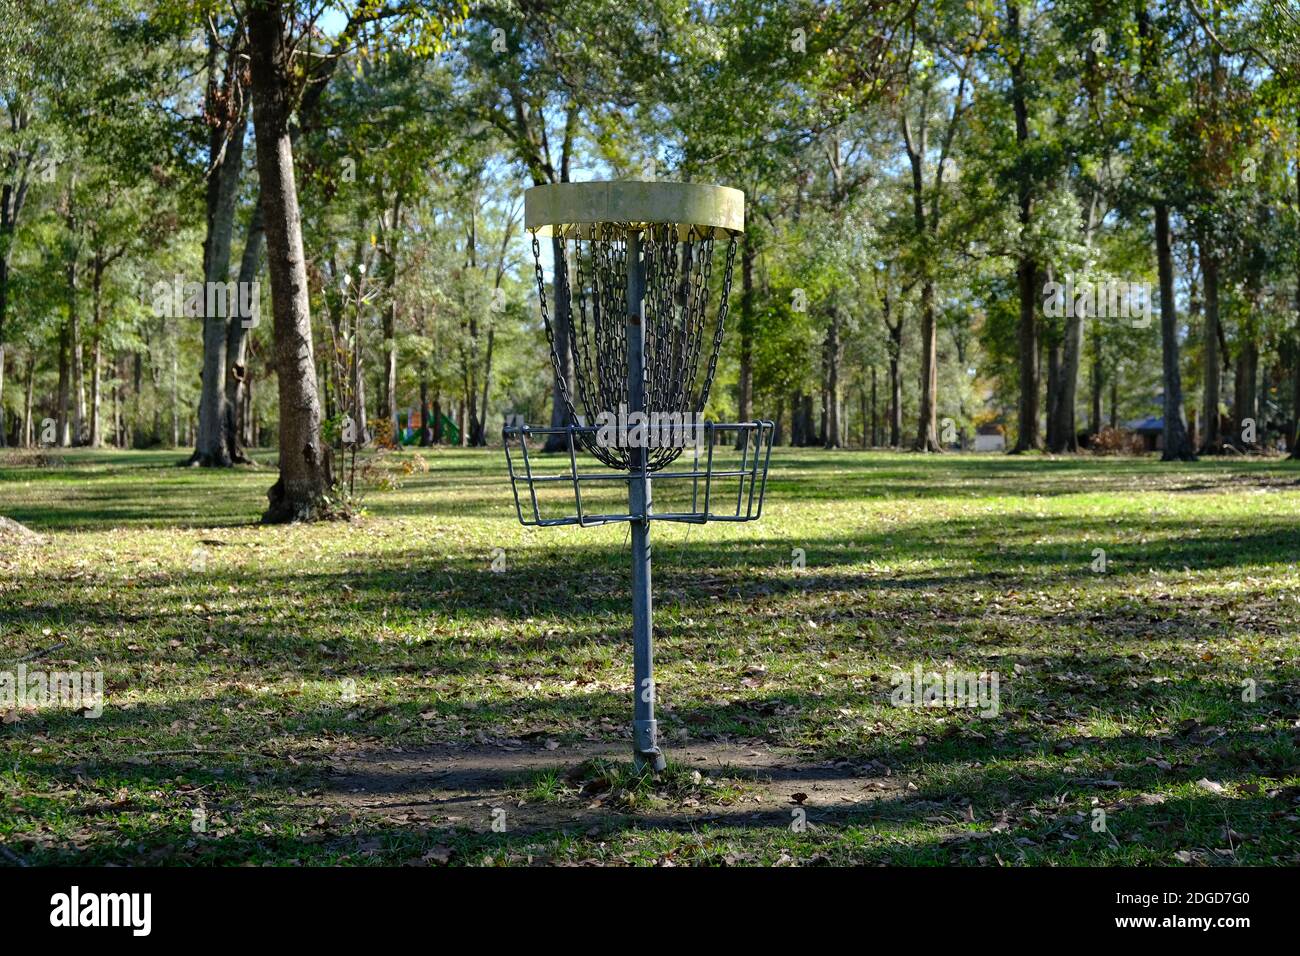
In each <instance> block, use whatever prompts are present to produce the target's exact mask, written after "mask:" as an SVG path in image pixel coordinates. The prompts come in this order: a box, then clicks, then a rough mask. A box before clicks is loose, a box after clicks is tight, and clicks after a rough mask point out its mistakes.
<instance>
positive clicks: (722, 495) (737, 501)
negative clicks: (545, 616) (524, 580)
mask: <svg viewBox="0 0 1300 956" xmlns="http://www.w3.org/2000/svg"><path fill="white" fill-rule="evenodd" d="M775 431H776V429H775V425H774V424H773V423H772V422H770V421H753V422H739V423H725V424H724V423H715V422H705V423H703V424H701V425H699V426H697V428H696V432H697V435H696V438H697V440H696V441H694V442H691V443H690V444H688V445H687V447H685V448H684V449H678V450H679V451H681V452H682V454H681V455H680V456H679V457H678V458H677V459H676V461H675V462H674V466H675V467H673V468H672V469H671V470H660V471H657V472H649V471H634V472H625V471H614V470H612V469H610V468H608V467H606V466H604V465H603V463H601V462H593V461H591V460H589V459H587V458H585V457H584V456H582V455H581V451H582V450H583V449H584V448H585V447H587V446H588V444H589V443H592V444H594V443H595V442H596V441H597V433H598V429H597V428H596V427H595V426H590V425H588V426H584V425H568V426H564V427H560V428H534V427H531V426H528V425H515V426H507V427H505V428H503V429H502V431H501V438H502V443H503V445H504V446H505V452H506V466H507V471H508V473H509V478H510V488H511V491H512V492H513V493H514V501H515V513H516V515H517V516H518V518H519V521H520V523H521V524H524V525H528V526H535V527H550V526H554V525H580V526H582V527H584V528H587V527H593V526H595V525H602V524H610V523H614V522H620V521H642V520H644V521H678V522H685V523H688V524H706V523H707V522H710V521H756V520H758V518H760V517H761V516H762V514H763V497H764V493H765V492H766V490H767V471H768V465H769V464H770V462H771V458H772V439H773V435H774V434H775ZM553 435H559V436H562V437H563V439H564V443H565V446H566V449H567V450H566V452H563V453H561V455H560V456H559V458H560V460H561V461H562V464H560V467H559V469H558V470H557V469H556V465H557V459H556V456H539V455H538V454H537V451H536V450H535V449H530V448H529V441H530V439H531V440H540V441H542V442H544V441H546V440H547V439H549V438H550V437H551V436H553ZM633 482H642V483H644V485H645V486H646V492H647V493H646V494H645V495H644V500H645V503H646V506H645V508H644V510H643V511H641V509H638V511H641V513H633V511H632V509H631V507H630V505H629V501H630V500H631V498H632V496H630V495H629V491H630V488H631V485H632V483H633ZM651 487H653V495H652V494H651V493H650V488H651Z"/></svg>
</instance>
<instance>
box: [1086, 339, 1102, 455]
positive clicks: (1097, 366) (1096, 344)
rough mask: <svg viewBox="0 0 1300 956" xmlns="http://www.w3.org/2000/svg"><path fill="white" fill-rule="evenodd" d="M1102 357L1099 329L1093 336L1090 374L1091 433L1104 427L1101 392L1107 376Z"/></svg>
mask: <svg viewBox="0 0 1300 956" xmlns="http://www.w3.org/2000/svg"><path fill="white" fill-rule="evenodd" d="M1101 359H1102V356H1101V331H1100V330H1097V331H1095V332H1094V333H1093V336H1092V370H1091V374H1090V376H1089V380H1090V383H1091V386H1092V401H1091V402H1090V405H1089V407H1090V413H1089V415H1088V434H1089V435H1095V434H1097V433H1098V432H1099V431H1101V428H1102V421H1101V393H1102V391H1103V390H1104V389H1105V387H1106V377H1105V369H1104V367H1103V366H1102V360H1101Z"/></svg>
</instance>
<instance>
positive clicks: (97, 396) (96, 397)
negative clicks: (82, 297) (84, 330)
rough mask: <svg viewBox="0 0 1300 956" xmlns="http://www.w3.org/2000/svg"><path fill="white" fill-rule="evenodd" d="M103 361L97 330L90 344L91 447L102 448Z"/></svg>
mask: <svg viewBox="0 0 1300 956" xmlns="http://www.w3.org/2000/svg"><path fill="white" fill-rule="evenodd" d="M102 361H103V352H102V351H101V342H100V335H99V332H98V331H96V332H95V333H94V335H93V336H92V338H91V344H90V362H91V368H90V447H91V448H100V447H102V446H103V444H104V436H103V433H102V432H101V431H100V424H99V410H100V405H101V402H102V397H101V393H100V386H101V384H102V379H101V377H100V366H101V363H102Z"/></svg>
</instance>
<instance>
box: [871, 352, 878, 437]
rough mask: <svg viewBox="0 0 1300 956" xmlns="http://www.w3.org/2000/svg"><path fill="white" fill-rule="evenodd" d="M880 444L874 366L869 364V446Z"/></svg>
mask: <svg viewBox="0 0 1300 956" xmlns="http://www.w3.org/2000/svg"><path fill="white" fill-rule="evenodd" d="M879 444H880V418H879V417H878V416H877V414H876V367H875V366H874V365H873V366H871V447H872V448H875V447H877V446H878V445H879Z"/></svg>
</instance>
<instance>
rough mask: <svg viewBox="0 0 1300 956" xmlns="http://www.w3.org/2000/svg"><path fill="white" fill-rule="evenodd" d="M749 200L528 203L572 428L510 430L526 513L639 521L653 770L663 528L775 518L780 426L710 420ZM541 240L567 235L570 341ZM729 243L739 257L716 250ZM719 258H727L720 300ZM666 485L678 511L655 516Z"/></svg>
mask: <svg viewBox="0 0 1300 956" xmlns="http://www.w3.org/2000/svg"><path fill="white" fill-rule="evenodd" d="M744 202H745V197H744V194H743V193H741V192H740V191H739V190H735V189H728V188H725V187H722V186H707V185H698V184H694V183H659V182H607V183H562V184H558V185H551V186H537V187H534V188H533V189H530V190H528V192H527V193H525V195H524V225H525V227H526V228H527V229H528V231H529V232H530V233H531V234H532V245H533V260H534V264H535V267H536V276H537V295H538V299H539V300H540V302H541V309H542V320H543V324H544V325H545V327H546V338H547V341H548V342H549V344H550V348H551V362H552V364H553V366H554V368H555V373H556V381H557V383H558V387H559V391H560V394H561V398H562V400H563V402H564V412H565V416H566V424H564V425H563V426H560V427H532V426H528V425H508V426H506V427H505V428H503V429H502V440H503V443H504V445H505V450H506V465H507V468H508V470H509V475H510V485H511V490H512V491H513V493H514V500H515V511H516V514H517V515H518V517H519V520H520V522H521V523H523V524H524V525H534V526H551V525H579V526H582V527H590V526H594V525H602V524H609V523H613V522H626V523H627V524H628V525H629V526H630V529H631V541H632V639H633V676H634V688H633V693H634V698H633V723H632V754H633V759H634V761H635V763H636V766H637V769H638V770H641V769H644V768H646V767H650V768H653V769H654V770H656V771H658V770H662V769H663V768H664V758H663V754H662V753H661V752H660V750H659V747H658V742H657V738H658V729H657V725H656V722H655V716H654V704H655V685H654V670H653V655H654V645H653V638H652V624H651V622H652V615H653V611H652V607H653V602H652V599H651V587H650V524H651V522H654V521H676V522H685V523H690V524H706V523H708V522H710V521H753V520H756V519H757V518H759V517H760V516H761V514H762V512H763V493H764V490H765V487H766V483H767V469H768V462H769V460H770V458H771V454H772V436H773V431H774V428H773V424H772V423H771V422H768V421H752V422H738V423H730V424H721V423H716V422H705V421H703V420H702V418H701V416H702V415H703V413H704V408H705V405H706V403H707V402H708V398H709V388H710V386H711V385H712V383H713V376H714V373H715V371H716V369H717V363H718V351H719V349H720V348H721V347H722V334H723V328H724V326H725V323H726V317H727V300H728V297H729V293H730V289H731V276H732V267H733V265H734V263H735V257H736V240H737V237H738V236H739V235H740V234H741V233H742V232H743V231H744V228H745V207H744ZM539 237H551V238H552V240H553V242H552V246H553V249H554V250H555V253H556V254H555V262H554V291H555V302H556V313H557V314H559V313H561V312H563V313H565V314H567V315H569V316H570V317H571V322H570V330H569V334H568V335H567V336H565V335H563V334H557V332H559V331H560V330H557V328H556V324H555V323H553V322H552V319H551V313H550V312H549V311H548V309H547V295H546V282H545V278H544V276H543V271H542V261H541V246H540V243H539V241H538V238H539ZM718 240H722V241H723V242H724V243H726V249H725V253H722V252H721V250H715V243H716V242H717V241H718ZM715 253H716V254H719V255H720V257H722V258H723V261H724V263H725V264H724V266H723V270H724V271H723V272H722V276H721V282H720V287H721V288H720V290H719V291H718V293H717V295H718V298H717V300H716V305H712V304H711V303H712V294H713V290H712V289H711V279H712V278H713V269H714V264H715V263H714V258H715ZM530 439H532V440H541V441H543V442H547V443H550V444H552V445H554V444H560V445H561V446H562V448H563V451H564V455H563V464H562V465H561V466H560V470H559V471H558V472H555V471H554V470H553V469H554V467H555V466H554V459H550V460H549V462H548V461H547V459H542V458H538V456H537V454H536V452H532V453H530V450H529V447H528V442H529V440H530ZM547 469H550V470H547ZM655 489H658V491H659V492H661V493H663V500H671V502H672V504H671V506H670V507H668V508H664V509H659V510H656V509H655V508H654V507H653V506H652V502H653V500H654V498H655V495H654V494H653V493H652V491H653V490H655Z"/></svg>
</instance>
